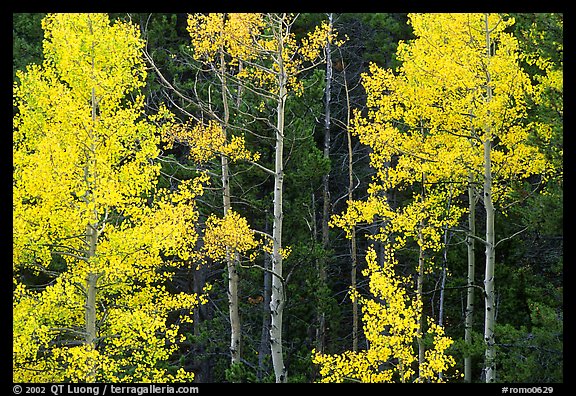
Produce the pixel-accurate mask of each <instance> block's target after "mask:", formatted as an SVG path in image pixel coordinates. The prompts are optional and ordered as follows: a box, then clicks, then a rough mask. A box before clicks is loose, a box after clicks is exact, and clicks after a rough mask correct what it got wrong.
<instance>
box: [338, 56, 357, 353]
mask: <svg viewBox="0 0 576 396" xmlns="http://www.w3.org/2000/svg"><path fill="white" fill-rule="evenodd" d="M342 73H343V76H344V92H345V93H346V139H347V143H348V201H350V202H352V200H353V199H354V159H353V149H352V133H351V132H350V92H349V91H348V82H347V81H346V67H345V64H344V60H343V59H342ZM357 250H358V249H357V241H356V227H354V226H352V230H351V231H350V260H351V264H352V268H351V270H350V287H351V289H352V291H353V292H356V289H357V271H358V256H357V253H356V252H357ZM358 322H359V318H358V300H356V299H354V300H353V301H352V351H354V352H357V351H358Z"/></svg>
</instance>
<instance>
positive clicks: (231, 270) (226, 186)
mask: <svg viewBox="0 0 576 396" xmlns="http://www.w3.org/2000/svg"><path fill="white" fill-rule="evenodd" d="M220 78H221V83H222V85H221V87H222V105H223V107H224V120H223V121H224V125H222V134H223V137H224V141H226V138H227V129H228V122H229V119H230V109H229V106H228V96H227V94H226V89H227V87H226V63H225V60H224V53H223V52H222V51H221V52H220ZM220 160H221V169H222V201H223V208H224V209H223V212H224V216H226V215H227V214H228V211H229V210H230V209H231V207H232V205H231V203H230V171H229V166H228V157H226V156H225V155H221V156H220ZM226 268H227V272H228V311H229V317H230V364H235V363H240V361H241V360H240V359H241V356H242V355H241V325H240V314H239V310H238V309H239V308H238V306H239V304H238V284H239V276H238V268H237V265H236V257H235V254H234V253H233V252H231V251H230V249H229V247H226Z"/></svg>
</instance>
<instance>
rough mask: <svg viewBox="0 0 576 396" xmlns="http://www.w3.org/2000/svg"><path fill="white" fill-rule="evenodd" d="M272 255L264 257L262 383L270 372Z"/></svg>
mask: <svg viewBox="0 0 576 396" xmlns="http://www.w3.org/2000/svg"><path fill="white" fill-rule="evenodd" d="M268 227H269V226H268V212H266V225H265V230H264V232H266V233H268V232H269V229H268ZM270 261H271V260H270V255H269V254H268V253H265V255H264V268H265V271H264V294H263V297H264V301H263V304H262V333H261V334H262V336H261V337H260V348H259V349H258V370H257V371H256V379H257V380H258V382H261V381H262V379H263V377H264V373H266V372H267V371H268V365H267V364H266V356H270V342H269V339H270V292H271V283H272V279H271V276H272V275H271V274H270Z"/></svg>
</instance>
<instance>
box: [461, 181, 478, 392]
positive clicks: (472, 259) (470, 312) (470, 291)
mask: <svg viewBox="0 0 576 396" xmlns="http://www.w3.org/2000/svg"><path fill="white" fill-rule="evenodd" d="M472 181H473V180H472V174H470V175H469V179H468V183H469V184H468V207H469V213H468V228H469V229H468V233H469V235H468V236H467V237H466V247H467V251H468V274H467V276H466V286H467V288H466V312H465V318H464V341H465V343H466V346H467V347H468V348H471V347H472V327H473V325H474V283H475V279H474V278H475V275H474V273H475V271H476V246H475V242H474V238H473V236H474V235H476V196H475V189H474V185H473V184H472ZM464 382H467V383H470V382H472V357H471V356H470V352H467V353H466V354H465V355H464Z"/></svg>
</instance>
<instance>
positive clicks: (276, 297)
mask: <svg viewBox="0 0 576 396" xmlns="http://www.w3.org/2000/svg"><path fill="white" fill-rule="evenodd" d="M283 20H284V18H282V19H281V20H280V21H279V25H280V26H279V30H278V32H277V39H278V48H277V58H276V62H277V66H278V74H277V76H278V104H277V113H278V114H277V125H276V148H275V153H274V155H275V158H274V218H273V225H272V273H273V277H272V296H271V300H270V316H271V324H270V351H271V354H272V365H273V367H274V375H275V376H276V382H278V383H284V382H287V373H286V367H285V366H284V356H283V350H282V316H283V313H284V305H285V303H286V296H285V294H284V293H285V291H284V278H283V276H282V264H283V262H282V254H281V249H282V219H283V210H282V199H283V198H282V189H283V184H284V161H283V159H284V110H285V104H286V95H287V76H286V70H285V69H284V62H283V58H282V56H283V50H284V40H283V34H282V33H283V29H282V28H283V26H282V24H283Z"/></svg>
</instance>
